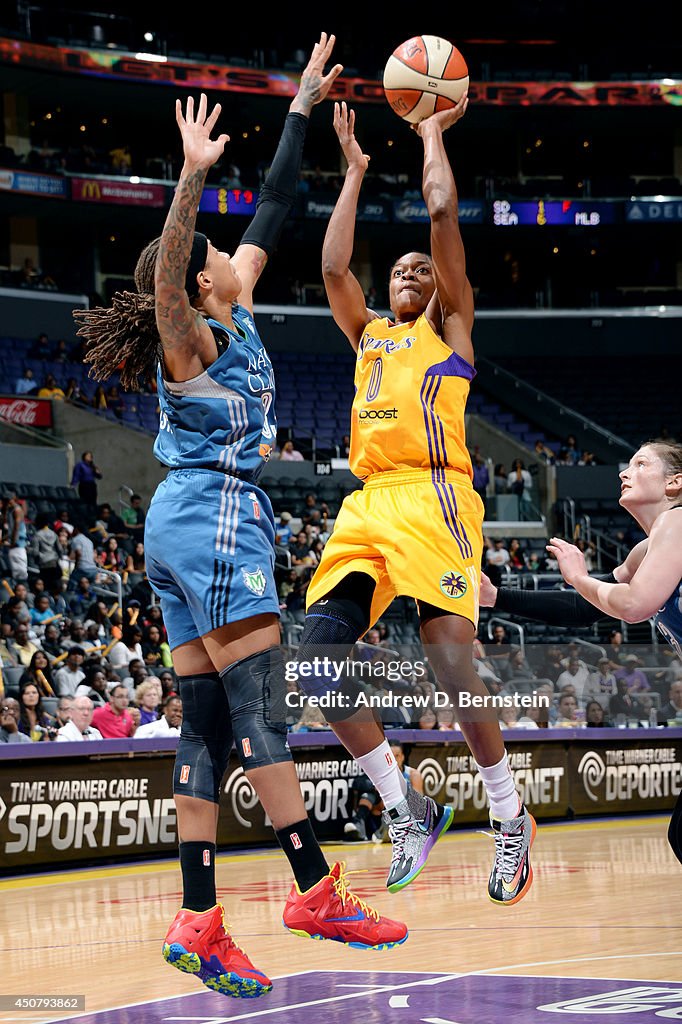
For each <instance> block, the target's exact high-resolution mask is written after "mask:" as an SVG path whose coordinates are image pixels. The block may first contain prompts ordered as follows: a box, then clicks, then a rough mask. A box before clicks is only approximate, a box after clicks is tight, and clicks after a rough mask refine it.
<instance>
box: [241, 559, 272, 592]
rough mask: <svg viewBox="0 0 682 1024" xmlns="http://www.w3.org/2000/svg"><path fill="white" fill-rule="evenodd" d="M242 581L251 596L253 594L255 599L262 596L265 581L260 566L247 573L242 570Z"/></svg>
mask: <svg viewBox="0 0 682 1024" xmlns="http://www.w3.org/2000/svg"><path fill="white" fill-rule="evenodd" d="M242 579H243V580H244V583H245V584H246V586H247V587H248V588H249V590H250V591H251V593H252V594H255V595H256V597H262V596H263V594H264V593H265V587H266V585H267V580H266V579H265V573H264V572H263V570H262V569H261V567H260V566H258V568H257V569H255V570H254V571H253V572H249V571H248V569H242Z"/></svg>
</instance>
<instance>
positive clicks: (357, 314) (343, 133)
mask: <svg viewBox="0 0 682 1024" xmlns="http://www.w3.org/2000/svg"><path fill="white" fill-rule="evenodd" d="M334 131H335V132H336V134H337V136H338V139H339V142H340V144H341V149H342V150H343V155H344V156H345V158H346V161H347V163H348V167H347V168H346V177H345V178H344V182H343V188H342V189H341V194H340V195H339V198H338V199H337V201H336V206H335V207H334V211H333V213H332V215H331V217H330V218H329V224H328V225H327V231H326V233H325V236H324V243H323V245H322V277H323V278H324V287H325V290H326V292H327V298H328V300H329V306H330V308H331V311H332V315H333V317H334V320H335V321H336V323H337V324H338V325H339V327H340V328H341V330H342V331H343V333H344V334H345V335H346V337H347V338H348V340H349V342H350V343H351V345H352V346H353V349H354V350H355V351H357V348H358V345H359V343H360V338H361V337H362V332H363V330H364V329H365V327H366V325H367V324H368V323H369V321H370V320H372V319H373V315H374V314H373V313H371V312H370V311H369V310H368V309H367V304H366V303H365V296H364V293H363V291H362V287H361V285H360V282H359V281H358V279H357V278H356V277H355V276H354V275H353V274H352V273H351V269H350V261H351V259H352V257H353V243H354V240H355V216H356V213H357V209H358V197H359V195H360V188H361V186H362V180H363V178H364V176H365V172H366V170H367V166H368V164H369V157H368V156H366V155H365V154H364V153H363V152H362V150H361V149H360V146H359V144H358V142H357V139H356V138H355V111H353V110H349V109H348V108H347V106H346V104H345V103H341V104H340V105H339V104H338V103H335V104H334Z"/></svg>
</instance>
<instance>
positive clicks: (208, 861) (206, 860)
mask: <svg viewBox="0 0 682 1024" xmlns="http://www.w3.org/2000/svg"><path fill="white" fill-rule="evenodd" d="M210 866H211V851H210V850H204V867H205V868H210Z"/></svg>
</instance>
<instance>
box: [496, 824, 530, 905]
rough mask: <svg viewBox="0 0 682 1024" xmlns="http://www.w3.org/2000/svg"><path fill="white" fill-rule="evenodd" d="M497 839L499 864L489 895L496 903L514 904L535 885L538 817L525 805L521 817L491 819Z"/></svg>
mask: <svg viewBox="0 0 682 1024" xmlns="http://www.w3.org/2000/svg"><path fill="white" fill-rule="evenodd" d="M490 824H491V825H492V829H493V836H494V839H495V863H494V864H493V869H492V871H491V872H490V880H489V882H488V896H489V897H490V899H491V900H492V901H493V903H499V904H500V906H503V907H510V906H512V905H513V904H514V903H518V902H519V900H522V899H523V897H524V896H525V895H526V893H527V892H528V890H529V889H530V887H531V885H532V884H533V869H532V867H531V866H530V848H531V846H532V845H533V840H534V839H535V833H536V832H537V825H536V824H535V818H534V817H533V815H532V814H530V813H529V811H527V810H526V808H525V807H524V806H523V804H522V805H521V807H520V809H519V813H518V816H517V817H516V818H510V819H509V820H508V821H496V820H495V819H494V818H491V819H490Z"/></svg>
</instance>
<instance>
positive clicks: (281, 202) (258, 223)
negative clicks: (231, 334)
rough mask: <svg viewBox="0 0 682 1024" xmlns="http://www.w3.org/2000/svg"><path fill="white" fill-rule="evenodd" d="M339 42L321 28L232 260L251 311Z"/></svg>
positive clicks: (337, 69) (333, 74)
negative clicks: (333, 53) (254, 291)
mask: <svg viewBox="0 0 682 1024" xmlns="http://www.w3.org/2000/svg"><path fill="white" fill-rule="evenodd" d="M335 41H336V37H335V36H333V35H330V36H329V37H328V38H327V33H326V32H323V33H322V34H321V35H320V41H319V42H318V43H316V44H315V46H314V47H313V52H312V54H311V57H310V60H309V61H308V64H307V65H306V67H305V69H304V71H303V74H302V75H301V82H300V85H299V88H298V93H297V94H296V96H295V97H294V99H293V100H292V101H291V106H290V107H289V113H288V115H287V118H286V121H285V122H284V129H283V131H282V136H281V138H280V140H279V145H278V147H277V152H276V153H275V157H274V159H273V161H272V164H271V166H270V170H269V171H268V174H267V177H266V179H265V182H264V183H263V187H262V189H261V190H260V195H259V197H258V206H257V208H256V214H255V216H254V218H253V220H252V221H251V223H250V224H249V226H248V228H247V229H246V231H245V233H244V237H243V238H242V241H241V244H240V245H239V247H238V249H237V251H236V252H235V254H234V257H233V260H232V262H233V264H234V266H235V269H236V270H237V273H238V274H239V277H240V279H241V282H242V290H241V293H240V295H239V300H238V301H239V302H240V303H241V305H242V306H246V308H247V309H249V310H251V312H253V289H254V287H255V284H256V282H257V281H258V278H259V277H260V275H261V274H262V273H263V270H264V269H265V264H266V263H267V260H268V257H269V256H271V255H272V253H273V252H274V250H275V249H276V248H277V243H278V241H279V237H280V235H281V233H282V228H283V227H284V224H285V221H286V219H287V217H288V216H289V213H290V211H291V208H292V206H293V205H294V201H295V199H296V187H297V184H298V178H299V175H300V171H301V156H302V154H303V143H304V142H305V136H306V130H307V128H308V118H309V117H310V112H311V110H312V109H313V107H314V106H315V104H316V103H321V102H322V100H323V99H325V97H326V96H327V93H328V92H329V90H330V89H331V87H332V85H333V83H334V82H335V80H336V79H337V78H338V76H339V75H340V74H341V72H342V71H343V67H342V66H341V64H335V65H334V67H333V68H332V69H331V71H330V72H329V74H327V75H325V74H324V67H325V64H326V63H327V61H328V60H329V58H330V56H331V53H332V50H333V48H334V43H335Z"/></svg>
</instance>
